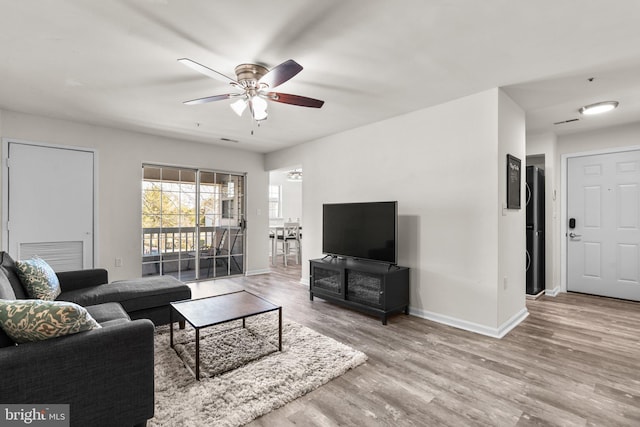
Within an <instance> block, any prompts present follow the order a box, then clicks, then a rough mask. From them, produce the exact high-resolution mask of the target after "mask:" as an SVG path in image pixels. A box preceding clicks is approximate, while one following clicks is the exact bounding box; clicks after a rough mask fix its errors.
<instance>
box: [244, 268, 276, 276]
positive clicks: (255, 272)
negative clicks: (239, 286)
mask: <svg viewBox="0 0 640 427" xmlns="http://www.w3.org/2000/svg"><path fill="white" fill-rule="evenodd" d="M269 273H271V269H269V268H267V269H263V270H249V271H246V272H245V273H244V275H245V276H258V275H260V274H269Z"/></svg>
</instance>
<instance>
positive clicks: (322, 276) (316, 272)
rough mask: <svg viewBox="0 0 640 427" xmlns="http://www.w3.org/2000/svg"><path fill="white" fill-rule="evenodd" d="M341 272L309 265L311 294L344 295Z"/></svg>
mask: <svg viewBox="0 0 640 427" xmlns="http://www.w3.org/2000/svg"><path fill="white" fill-rule="evenodd" d="M343 271H344V270H342V269H334V268H329V267H326V266H320V265H317V264H314V263H311V290H312V292H313V293H317V294H327V295H334V296H342V295H344V286H343V283H344V281H343V274H344V273H343Z"/></svg>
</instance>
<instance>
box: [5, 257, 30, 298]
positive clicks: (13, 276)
mask: <svg viewBox="0 0 640 427" xmlns="http://www.w3.org/2000/svg"><path fill="white" fill-rule="evenodd" d="M0 274H1V275H3V276H5V277H6V278H7V279H8V280H9V283H10V284H11V287H12V288H13V293H14V294H15V297H14V298H15V299H24V298H28V296H27V293H26V292H25V290H24V287H23V286H22V282H21V281H20V278H19V277H18V272H17V271H16V265H15V262H14V261H13V258H11V256H10V255H9V254H8V253H6V252H4V251H2V252H0ZM1 299H13V298H8V297H7V298H5V297H2V298H1Z"/></svg>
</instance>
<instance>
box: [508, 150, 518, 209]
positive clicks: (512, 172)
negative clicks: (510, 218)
mask: <svg viewBox="0 0 640 427" xmlns="http://www.w3.org/2000/svg"><path fill="white" fill-rule="evenodd" d="M521 164H522V162H521V161H520V159H519V158H517V157H515V156H512V155H511V154H507V209H520V187H521V185H520V179H521V178H520V177H521V175H522V174H521V169H522V168H521Z"/></svg>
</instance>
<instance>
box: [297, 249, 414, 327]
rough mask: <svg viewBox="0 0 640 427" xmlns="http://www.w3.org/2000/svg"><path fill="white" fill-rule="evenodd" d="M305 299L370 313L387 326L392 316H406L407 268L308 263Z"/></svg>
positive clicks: (348, 261) (338, 261) (328, 259)
mask: <svg viewBox="0 0 640 427" xmlns="http://www.w3.org/2000/svg"><path fill="white" fill-rule="evenodd" d="M309 263H310V270H309V276H310V277H309V298H310V299H311V301H313V297H318V298H322V299H324V300H327V301H331V302H335V303H338V304H342V305H345V306H348V307H351V308H353V309H356V310H359V311H362V312H365V313H368V314H373V315H376V316H378V317H380V319H381V320H382V324H383V325H386V324H387V316H388V315H389V314H392V313H399V312H404V313H405V314H409V269H408V268H407V267H398V266H389V265H387V264H380V263H375V262H368V261H360V260H354V259H348V258H347V259H340V258H331V257H326V258H320V259H312V260H310V261H309Z"/></svg>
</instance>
